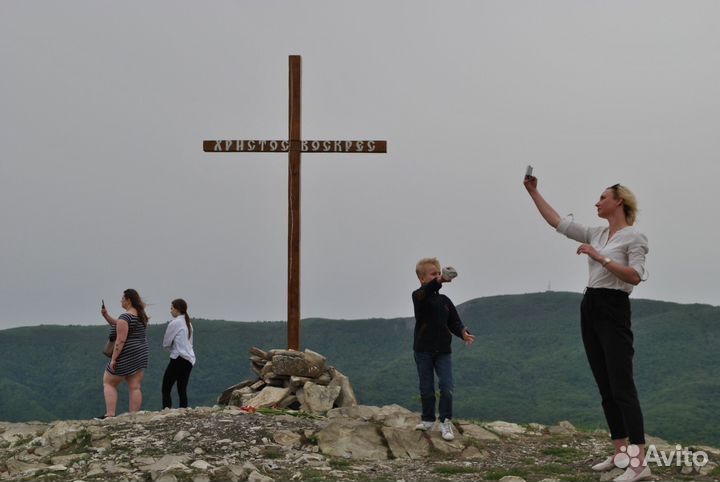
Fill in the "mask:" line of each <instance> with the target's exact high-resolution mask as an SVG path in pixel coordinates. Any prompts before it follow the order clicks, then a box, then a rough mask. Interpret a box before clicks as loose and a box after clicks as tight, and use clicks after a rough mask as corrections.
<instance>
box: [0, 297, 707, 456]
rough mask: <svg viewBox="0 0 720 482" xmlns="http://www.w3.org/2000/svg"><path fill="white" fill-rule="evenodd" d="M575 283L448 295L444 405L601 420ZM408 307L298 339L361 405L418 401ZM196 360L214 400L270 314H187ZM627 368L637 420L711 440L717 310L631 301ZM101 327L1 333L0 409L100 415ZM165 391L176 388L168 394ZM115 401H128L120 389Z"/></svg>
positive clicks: (306, 328) (277, 334)
mask: <svg viewBox="0 0 720 482" xmlns="http://www.w3.org/2000/svg"><path fill="white" fill-rule="evenodd" d="M580 299H581V295H580V294H577V293H562V292H546V293H533V294H525V295H507V296H493V297H487V298H478V299H475V300H471V301H468V302H466V303H463V304H462V305H460V306H459V307H458V309H459V312H460V314H461V316H462V318H463V320H464V321H465V323H466V324H467V325H468V326H469V327H470V328H471V330H472V332H473V333H474V334H475V335H477V336H478V340H477V342H476V344H475V345H474V346H472V347H470V348H467V347H465V346H463V345H462V343H461V342H460V341H459V340H456V341H454V345H453V346H454V356H453V362H454V372H455V384H456V390H455V415H456V417H460V418H475V419H481V420H497V419H503V420H507V421H513V422H519V423H523V422H530V421H533V422H540V423H547V424H551V423H555V422H557V421H558V420H563V419H568V420H570V421H572V422H573V423H574V424H576V425H579V426H582V427H588V428H590V427H604V420H603V417H602V410H601V408H600V402H599V395H598V394H597V389H596V387H595V384H594V382H593V380H592V376H591V374H590V370H589V368H588V366H587V361H586V359H585V354H584V352H583V348H582V341H581V339H580V330H579V304H580ZM413 325H414V321H413V319H412V318H396V319H370V320H326V319H306V320H303V321H302V330H301V332H302V340H301V344H302V347H303V348H305V347H308V348H311V349H313V350H315V351H318V352H320V353H322V354H324V355H325V356H327V357H328V359H329V362H330V363H331V364H333V365H335V366H336V367H338V368H339V369H340V370H341V371H342V372H344V373H345V374H346V375H348V376H349V377H350V379H351V381H352V383H353V386H354V387H355V390H356V392H357V395H358V398H359V400H360V402H361V403H366V404H372V405H383V404H390V403H400V404H402V405H405V406H408V407H411V408H414V409H416V410H419V400H418V397H417V375H416V373H415V366H414V363H413V361H412V331H413ZM164 328H165V327H164V325H151V327H150V329H149V332H148V338H149V342H150V345H151V347H152V348H151V354H150V367H149V369H148V370H147V373H146V376H145V382H144V384H143V396H144V402H143V406H144V407H146V408H151V409H159V408H160V406H161V402H160V383H161V380H162V374H163V371H164V369H165V366H166V365H167V354H166V353H165V352H163V351H162V350H161V349H160V342H161V340H162V335H163V332H164ZM195 329H196V341H195V344H196V353H197V356H198V364H197V365H196V367H195V368H194V370H193V373H192V376H191V379H190V388H189V396H190V404H191V405H212V404H213V403H214V402H215V400H216V398H217V396H218V394H219V393H220V392H221V391H222V390H223V389H224V388H226V387H227V386H229V385H231V384H233V383H236V382H239V381H241V380H243V379H246V378H252V377H253V376H252V374H251V370H250V368H249V361H248V353H247V350H248V348H249V347H250V346H253V345H256V346H258V347H261V348H282V347H284V346H285V343H286V327H285V323H282V322H257V323H240V322H228V321H216V320H202V319H198V320H195ZM633 330H634V333H635V350H636V355H635V373H636V380H637V384H638V390H639V392H640V399H641V403H642V406H643V409H644V412H645V420H646V431H647V432H648V433H651V434H653V435H657V436H661V437H664V438H668V439H672V440H676V441H678V442H683V443H697V442H702V443H707V444H711V445H715V446H717V445H720V357H718V352H719V351H720V308H718V307H713V306H708V305H698V304H693V305H687V304H685V305H683V304H676V303H667V302H661V301H650V300H633ZM106 335H107V327H104V326H36V327H25V328H14V329H9V330H2V331H0V352H1V353H2V356H0V420H6V421H26V420H42V421H48V420H54V419H75V418H89V417H92V416H94V415H98V414H101V413H103V410H104V402H103V397H102V386H101V378H102V372H103V367H104V364H105V361H106V358H105V357H104V356H103V355H102V354H101V353H100V350H101V347H102V344H103V342H104V339H105V337H106ZM175 401H177V397H175ZM119 409H120V410H126V409H127V394H126V390H123V391H122V392H121V400H120V405H119Z"/></svg>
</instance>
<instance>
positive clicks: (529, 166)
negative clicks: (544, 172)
mask: <svg viewBox="0 0 720 482" xmlns="http://www.w3.org/2000/svg"><path fill="white" fill-rule="evenodd" d="M532 173H533V167H532V166H531V165H529V164H528V167H527V169H525V177H531V176H532Z"/></svg>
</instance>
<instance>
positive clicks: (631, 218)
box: [608, 184, 638, 226]
mask: <svg viewBox="0 0 720 482" xmlns="http://www.w3.org/2000/svg"><path fill="white" fill-rule="evenodd" d="M608 189H610V190H611V191H612V192H613V195H614V196H615V199H621V200H622V202H623V211H624V212H625V221H627V223H628V224H629V225H630V226H632V225H633V224H635V220H636V219H637V214H638V205H637V198H636V197H635V194H633V192H632V191H631V190H630V189H628V188H627V187H625V186H621V185H620V184H615V185H614V186H610V187H609V188H608Z"/></svg>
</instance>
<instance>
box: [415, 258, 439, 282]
mask: <svg viewBox="0 0 720 482" xmlns="http://www.w3.org/2000/svg"><path fill="white" fill-rule="evenodd" d="M426 264H431V265H433V266H435V267H436V268H437V269H438V270H440V261H438V259H437V258H423V259H421V260H420V261H418V262H417V264H416V265H415V274H416V275H417V277H418V278H419V277H421V276H422V275H424V274H425V265H426Z"/></svg>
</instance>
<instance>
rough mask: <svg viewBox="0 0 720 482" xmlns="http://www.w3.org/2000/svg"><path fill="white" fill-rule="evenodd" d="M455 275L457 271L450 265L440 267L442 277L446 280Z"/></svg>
mask: <svg viewBox="0 0 720 482" xmlns="http://www.w3.org/2000/svg"><path fill="white" fill-rule="evenodd" d="M457 275H458V274H457V271H456V270H455V268H453V267H452V266H445V267H444V268H443V269H442V277H443V278H445V279H446V280H451V279H453V278H455V277H457Z"/></svg>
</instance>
